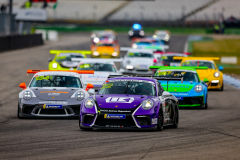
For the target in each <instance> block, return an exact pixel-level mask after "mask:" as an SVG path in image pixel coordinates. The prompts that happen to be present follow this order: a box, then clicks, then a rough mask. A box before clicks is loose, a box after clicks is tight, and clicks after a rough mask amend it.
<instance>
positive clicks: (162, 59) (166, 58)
mask: <svg viewBox="0 0 240 160" xmlns="http://www.w3.org/2000/svg"><path fill="white" fill-rule="evenodd" d="M173 57H176V56H175V55H174V56H173V55H169V56H164V55H163V56H161V58H160V59H161V61H162V62H179V63H180V62H181V61H182V60H176V59H173ZM178 57H179V56H178Z"/></svg>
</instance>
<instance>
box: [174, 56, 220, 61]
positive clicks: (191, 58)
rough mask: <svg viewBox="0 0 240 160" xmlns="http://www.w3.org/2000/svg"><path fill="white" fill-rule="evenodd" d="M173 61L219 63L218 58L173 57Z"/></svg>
mask: <svg viewBox="0 0 240 160" xmlns="http://www.w3.org/2000/svg"><path fill="white" fill-rule="evenodd" d="M173 59H174V60H212V61H219V60H220V58H219V57H173Z"/></svg>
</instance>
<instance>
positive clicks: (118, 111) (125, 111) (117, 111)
mask: <svg viewBox="0 0 240 160" xmlns="http://www.w3.org/2000/svg"><path fill="white" fill-rule="evenodd" d="M100 112H116V113H131V111H127V110H102V109H101V110H100Z"/></svg>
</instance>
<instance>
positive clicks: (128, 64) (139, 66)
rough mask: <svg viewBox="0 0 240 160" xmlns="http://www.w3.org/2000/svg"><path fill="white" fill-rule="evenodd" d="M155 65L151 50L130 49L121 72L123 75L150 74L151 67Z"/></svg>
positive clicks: (124, 58)
mask: <svg viewBox="0 0 240 160" xmlns="http://www.w3.org/2000/svg"><path fill="white" fill-rule="evenodd" d="M153 64H154V57H153V51H152V50H149V49H130V50H128V52H127V54H126V55H125V56H124V57H123V60H122V64H121V69H120V71H121V72H122V73H123V74H148V75H151V74H152V71H151V70H149V66H152V65H153Z"/></svg>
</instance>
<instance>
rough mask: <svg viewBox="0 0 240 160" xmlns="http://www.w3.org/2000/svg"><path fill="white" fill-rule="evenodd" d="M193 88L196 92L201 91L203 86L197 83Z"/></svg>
mask: <svg viewBox="0 0 240 160" xmlns="http://www.w3.org/2000/svg"><path fill="white" fill-rule="evenodd" d="M194 90H195V91H196V92H201V91H202V90H203V87H202V86H201V85H199V84H198V85H196V86H195V88H194Z"/></svg>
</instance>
